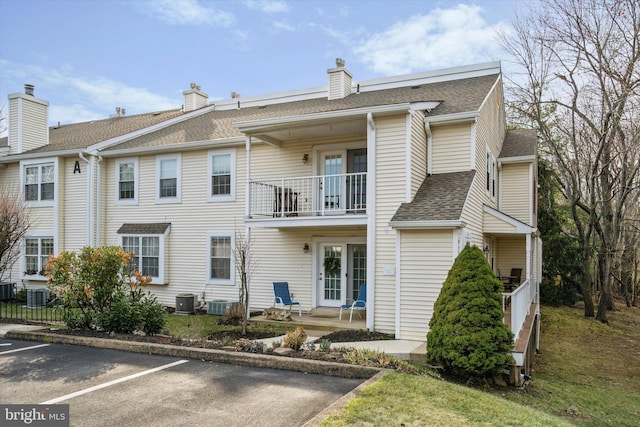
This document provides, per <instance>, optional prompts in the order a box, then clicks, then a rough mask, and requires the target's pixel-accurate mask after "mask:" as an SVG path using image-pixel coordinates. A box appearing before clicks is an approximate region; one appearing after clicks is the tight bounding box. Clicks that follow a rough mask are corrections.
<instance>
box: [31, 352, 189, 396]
mask: <svg viewBox="0 0 640 427" xmlns="http://www.w3.org/2000/svg"><path fill="white" fill-rule="evenodd" d="M187 362H188V360H186V359H183V360H178V361H177V362H173V363H169V364H167V365H162V366H158V367H157V368H153V369H148V370H146V371H142V372H138V373H137V374H133V375H129V376H127V377H123V378H119V379H117V380H113V381H109V382H107V383H104V384H99V385H96V386H93V387H89V388H86V389H84V390H80V391H76V392H75V393H71V394H67V395H66V396H62V397H58V398H56V399H51V400H47V401H46V402H42V403H40V405H53V404H55V403H58V402H62V401H64V400H69V399H73V398H74V397H78V396H82V395H83V394H87V393H91V392H93V391H96V390H100V389H103V388H106V387H110V386H112V385H115V384H119V383H122V382H125V381H129V380H132V379H135V378H138V377H141V376H143V375H148V374H152V373H154V372H158V371H162V370H163V369H168V368H171V367H173V366H177V365H182V364H183V363H187Z"/></svg>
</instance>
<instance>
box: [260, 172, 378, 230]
mask: <svg viewBox="0 0 640 427" xmlns="http://www.w3.org/2000/svg"><path fill="white" fill-rule="evenodd" d="M248 198H249V218H250V219H254V220H267V219H270V220H291V219H296V220H299V221H300V220H304V219H307V220H311V219H319V218H334V219H336V218H340V217H343V218H344V217H345V216H350V217H354V218H360V220H359V221H356V222H360V223H362V224H365V223H366V216H365V214H366V209H367V173H366V172H361V173H345V174H337V175H320V176H307V177H297V178H276V179H262V180H251V181H250V182H249V196H248ZM363 218H364V219H363ZM349 222H353V221H349Z"/></svg>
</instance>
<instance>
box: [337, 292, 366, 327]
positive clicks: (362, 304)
mask: <svg viewBox="0 0 640 427" xmlns="http://www.w3.org/2000/svg"><path fill="white" fill-rule="evenodd" d="M366 309H367V285H366V283H363V284H361V285H360V289H358V299H357V300H355V301H354V302H352V303H351V304H344V305H341V306H340V320H342V310H350V311H351V314H350V315H349V323H351V320H353V310H356V311H357V312H358V316H360V318H361V319H362V315H361V314H360V312H361V311H362V310H366Z"/></svg>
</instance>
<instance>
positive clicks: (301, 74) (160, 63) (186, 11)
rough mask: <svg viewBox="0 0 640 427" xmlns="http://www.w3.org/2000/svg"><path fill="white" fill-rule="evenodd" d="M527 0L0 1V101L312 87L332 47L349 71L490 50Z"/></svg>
mask: <svg viewBox="0 0 640 427" xmlns="http://www.w3.org/2000/svg"><path fill="white" fill-rule="evenodd" d="M534 2H535V0H494V1H489V0H476V1H465V0H461V1H459V2H453V1H452V2H450V1H440V0H423V1H410V0H400V1H395V2H392V1H382V0H379V1H365V0H358V1H338V0H332V1H300V0H298V1H284V0H273V1H271V0H266V1H257V0H252V1H205V0H148V1H147V0H135V1H126V0H109V1H107V0H90V1H81V0H66V1H63V0H0V105H3V106H4V107H5V108H4V110H5V111H6V107H7V95H8V94H9V93H14V92H22V91H23V86H24V83H31V84H34V85H35V87H36V89H35V95H36V96H37V97H39V98H41V99H45V100H47V101H49V103H50V110H49V117H50V122H51V124H54V123H57V122H58V121H59V122H61V123H63V124H64V123H74V122H80V121H86V120H93V119H100V118H106V117H108V116H109V114H113V113H114V112H115V107H116V106H120V107H124V108H126V110H127V114H128V115H131V114H136V113H143V112H149V111H157V110H165V109H172V108H179V107H180V106H181V105H182V91H183V90H186V89H188V88H189V83H190V82H195V83H197V84H199V85H200V86H201V87H202V90H203V91H204V92H206V93H207V94H209V100H214V99H220V98H229V96H230V93H231V92H232V91H233V92H237V93H240V94H241V95H242V96H252V95H261V94H267V93H272V92H279V91H286V90H293V89H301V88H308V87H317V86H322V85H325V84H326V83H327V75H326V71H327V69H328V68H332V67H333V66H335V58H337V57H340V58H344V59H345V61H346V66H347V68H348V69H349V70H350V71H351V72H352V74H353V78H354V80H355V81H358V80H366V79H371V78H376V77H384V76H390V75H397V74H404V73H413V72H420V71H427V70H433V69H439V68H446V67H453V66H459V65H467V64H473V63H480V62H486V61H493V60H505V59H507V58H506V57H505V54H504V53H503V52H501V50H500V48H499V46H498V45H497V43H496V41H495V35H496V31H497V30H505V31H508V29H509V27H510V22H511V21H512V18H513V14H514V13H515V11H516V10H519V9H522V8H523V7H528V6H531V5H532V4H533V3H534Z"/></svg>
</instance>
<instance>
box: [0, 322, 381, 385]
mask: <svg viewBox="0 0 640 427" xmlns="http://www.w3.org/2000/svg"><path fill="white" fill-rule="evenodd" d="M5 338H11V339H18V340H27V341H39V342H43V343H50V344H53V343H56V344H67V345H82V346H86V347H95V348H106V349H112V350H122V351H130V352H135V353H147V354H156V355H161V356H173V357H180V358H184V359H200V360H203V361H211V362H219V363H228V364H231V365H237V366H252V367H258V368H271V369H281V370H287V371H297V372H304V373H308V374H320V375H328V376H333V377H342V378H355V379H373V377H375V378H377V379H378V376H377V374H379V373H381V372H383V371H384V370H383V369H381V368H374V367H370V366H360V365H350V364H347V363H338V362H326V361H322V360H311V359H298V358H295V357H286V356H271V355H267V354H256V353H241V352H231V351H225V350H215V349H209V348H195V347H182V346H175V345H170V344H156V343H147V342H138V341H121V340H116V339H103V338H92V337H79V336H72V335H60V334H51V333H47V332H35V331H8V332H7V333H6V335H5ZM377 379H376V381H377ZM365 383H369V381H366V382H365ZM358 388H359V387H358ZM358 388H356V390H357V389H358ZM354 391H355V390H354ZM351 393H353V391H352V392H351ZM351 393H349V394H347V395H346V396H348V395H350V394H351ZM358 394H359V393H358ZM354 396H355V395H354ZM352 397H353V396H352Z"/></svg>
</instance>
